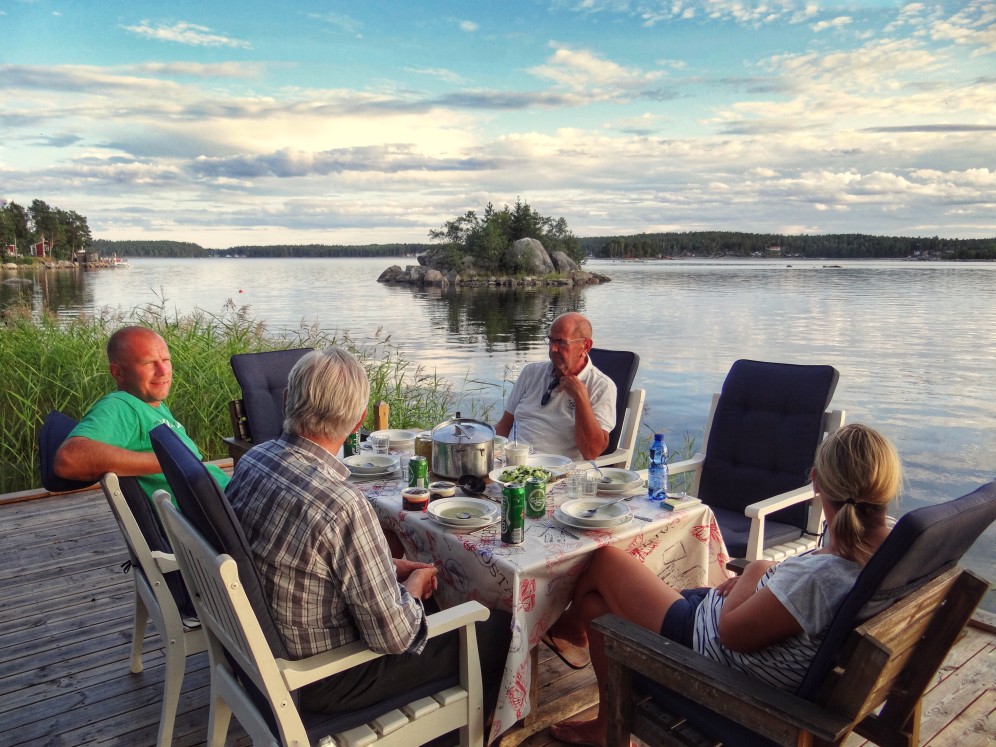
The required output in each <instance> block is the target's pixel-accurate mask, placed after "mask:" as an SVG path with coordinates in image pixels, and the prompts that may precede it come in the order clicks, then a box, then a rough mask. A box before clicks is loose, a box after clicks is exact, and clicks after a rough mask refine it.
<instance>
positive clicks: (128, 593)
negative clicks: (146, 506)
mask: <svg viewBox="0 0 996 747" xmlns="http://www.w3.org/2000/svg"><path fill="white" fill-rule="evenodd" d="M127 558H128V555H127V551H126V549H125V545H124V541H123V539H122V538H121V537H120V534H119V532H118V528H117V525H116V523H115V522H114V519H113V516H112V515H111V512H110V509H109V508H108V506H107V503H106V501H105V500H104V498H103V495H102V494H101V493H100V491H99V490H88V491H82V492H79V493H71V494H65V495H58V496H50V497H45V498H38V499H35V500H27V501H21V502H9V501H4V500H3V496H0V747H20V746H21V745H25V746H27V745H37V744H46V745H55V746H57V747H58V746H61V745H66V746H67V747H69V746H70V745H73V746H74V747H75V746H76V745H84V744H85V745H109V746H113V747H123V746H125V745H127V747H152V746H153V745H155V743H156V736H157V732H158V728H159V713H160V708H161V697H162V687H163V674H164V671H163V670H164V657H163V652H162V648H161V643H160V640H159V636H158V634H157V633H156V632H155V628H154V626H152V625H151V624H150V625H149V626H148V627H147V629H146V635H145V637H144V639H143V656H142V659H143V664H144V667H145V669H144V671H143V672H141V673H139V674H132V673H131V672H130V670H129V660H130V651H131V628H132V619H133V618H132V616H133V614H134V587H133V581H132V577H131V576H130V575H127V574H125V573H123V572H122V569H121V565H122V564H123V563H124V562H125V561H126V560H127ZM994 660H996V635H994V634H993V632H992V631H991V630H990V631H983V630H975V629H969V631H968V632H967V634H966V635H965V636H964V637H963V638H962V640H960V641H959V643H958V644H957V646H956V647H955V649H954V650H953V651H952V652H951V655H950V656H949V657H948V659H947V660H946V661H945V665H944V667H943V668H942V670H941V672H940V673H939V676H938V678H937V681H936V682H935V683H934V685H933V687H932V688H931V690H930V691H929V692H928V695H927V698H926V700H925V704H924V718H923V726H922V729H923V735H924V740H923V741H924V744H929V745H932V746H933V747H941V745H947V744H966V745H973V744H978V745H990V746H991V745H992V744H993V742H994V737H993V722H994V721H993V720H994V712H996V692H994V685H993V675H992V672H993V671H994V666H993V665H994ZM540 672H541V682H542V683H543V684H542V685H541V687H540V690H539V697H540V703H541V705H543V704H547V703H550V702H562V701H564V700H565V699H566V698H568V697H570V696H572V694H573V693H575V692H577V691H578V690H579V689H584V688H585V687H588V686H590V685H591V684H592V683H593V681H594V680H593V677H592V674H591V670H590V669H586V670H582V671H579V672H576V671H573V670H571V669H569V668H568V667H566V666H565V665H564V664H563V663H562V662H560V660H559V659H557V658H556V657H554V656H553V655H552V654H551V653H550V652H548V651H546V650H545V647H544V650H543V651H541V652H540ZM208 682H209V673H208V664H207V655H206V654H198V655H196V656H192V657H190V658H189V659H188V661H187V676H186V678H185V679H184V687H183V692H182V694H181V698H180V707H179V712H178V714H177V719H176V726H175V737H174V745H176V746H177V747H201V746H202V745H203V744H204V739H205V729H206V722H207V701H208ZM583 715H585V716H593V715H594V714H593V712H592V711H590V710H589V711H587V712H585V713H584V714H583ZM928 740H929V741H928ZM248 744H249V741H248V738H247V737H246V735H245V733H244V732H243V731H242V730H241V728H240V727H239V726H238V724H237V723H235V722H233V727H232V729H231V732H230V734H229V739H228V745H229V747H247V746H248ZM522 744H523V745H524V746H525V747H559V745H560V743H559V742H557V741H556V740H554V739H553V738H552V737H550V735H549V732H548V731H547V730H543V731H541V732H539V733H537V734H534V735H532V736H530V737H528V738H527V739H526V740H525V741H523V742H522ZM847 744H848V745H849V746H850V745H852V741H848V743H847ZM853 744H854V745H861V744H863V740H859V739H858V740H856V741H854V742H853Z"/></svg>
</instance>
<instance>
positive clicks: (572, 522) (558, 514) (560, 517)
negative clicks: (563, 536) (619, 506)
mask: <svg viewBox="0 0 996 747" xmlns="http://www.w3.org/2000/svg"><path fill="white" fill-rule="evenodd" d="M553 518H554V519H556V520H557V521H559V522H560V523H561V524H563V525H564V526H567V527H571V528H572V529H586V530H587V529H618V528H619V527H622V526H626V525H627V524H629V523H630V522H631V521H633V516H632V514H628V515H626V516H624V517H623V520H622V521H618V522H616V523H615V524H604V525H595V526H593V525H591V524H582V523H581V522H579V521H578V520H577V519H573V518H571V517H570V516H568V515H567V514H565V513H564V512H563V511H561V510H560V509H559V508H558V509H556V510H555V511H554V512H553Z"/></svg>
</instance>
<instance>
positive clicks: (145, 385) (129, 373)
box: [107, 327, 173, 407]
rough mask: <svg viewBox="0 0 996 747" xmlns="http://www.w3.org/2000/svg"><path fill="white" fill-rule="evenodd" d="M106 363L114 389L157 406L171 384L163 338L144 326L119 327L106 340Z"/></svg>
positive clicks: (169, 362) (171, 376) (167, 353)
mask: <svg viewBox="0 0 996 747" xmlns="http://www.w3.org/2000/svg"><path fill="white" fill-rule="evenodd" d="M107 363H108V367H109V368H110V371H111V376H113V377H114V381H115V382H117V385H118V389H119V390H120V391H122V392H127V393H128V394H131V395H132V396H134V397H137V398H138V399H140V400H142V401H143V402H147V403H148V404H150V405H152V406H153V407H158V406H159V403H160V402H162V400H164V399H166V396H167V395H168V394H169V390H170V387H171V386H172V384H173V364H172V363H171V361H170V355H169V347H167V345H166V341H165V340H164V339H163V338H162V337H160V336H159V335H158V334H156V333H155V332H153V331H152V330H151V329H148V328H147V327H122V328H121V329H119V330H118V331H117V332H115V333H114V334H113V335H111V337H110V339H109V340H108V341H107Z"/></svg>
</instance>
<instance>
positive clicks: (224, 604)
mask: <svg viewBox="0 0 996 747" xmlns="http://www.w3.org/2000/svg"><path fill="white" fill-rule="evenodd" d="M208 477H209V478H210V475H208ZM157 496H161V498H160V499H159V504H158V505H159V507H160V511H161V512H162V515H163V521H164V522H165V524H166V526H167V527H168V529H169V533H170V536H171V537H173V539H174V541H175V544H176V559H177V564H178V565H179V566H180V570H181V572H182V573H183V574H184V577H185V578H186V579H187V580H188V583H190V587H191V589H192V590H193V592H194V595H195V598H196V599H197V613H198V617H199V619H200V621H201V625H202V626H203V628H204V630H205V632H206V633H207V636H208V645H209V647H210V650H211V658H212V667H213V668H215V669H217V667H218V665H219V663H220V661H221V660H222V659H224V660H227V661H228V662H229V663H230V664H232V665H233V666H234V668H235V670H236V671H237V672H238V673H239V679H240V680H241V682H242V684H243V685H244V686H248V687H247V691H248V692H249V694H250V698H251V700H252V702H253V704H254V710H253V709H250V710H248V711H247V710H246V704H244V703H242V704H241V705H242V707H241V708H240V710H239V712H238V714H237V715H238V717H239V719H240V721H242V720H243V719H245V720H244V721H243V726H244V727H245V728H246V730H247V731H249V732H250V734H251V735H252V737H253V743H254V744H256V743H259V742H263V743H273V742H274V741H275V739H274V738H280V736H281V733H282V731H283V729H284V728H285V727H287V726H288V725H289V726H290V728H291V729H292V730H293V732H294V734H295V735H296V736H298V737H303V738H304V739H306V738H307V737H306V735H305V734H304V724H303V723H302V722H301V717H300V713H299V712H298V710H297V708H296V707H294V697H293V695H292V693H291V692H290V691H289V690H288V688H287V687H286V685H285V684H284V681H283V677H282V676H281V674H280V671H279V669H278V667H277V664H276V661H275V658H274V657H275V652H274V650H273V649H272V648H270V647H269V645H268V641H267V636H266V634H265V631H264V630H263V629H262V627H261V626H260V621H261V616H260V613H261V612H262V611H263V610H264V609H265V608H266V607H267V606H266V605H262V607H261V606H260V605H258V604H255V603H254V602H253V601H252V599H251V598H250V597H249V596H247V594H246V591H247V587H246V583H245V578H244V575H243V574H242V573H240V571H241V570H242V568H240V567H239V565H238V564H237V562H236V561H235V560H234V559H233V558H232V557H231V556H230V555H228V554H227V553H220V552H218V550H217V548H216V547H215V546H214V543H213V542H211V541H210V540H208V539H207V538H206V537H205V536H204V535H203V534H202V533H201V532H200V531H199V530H198V528H197V526H196V522H194V521H191V520H190V517H189V516H187V515H186V514H185V513H184V514H181V513H180V512H179V511H178V510H177V508H176V507H175V506H174V505H173V503H172V502H171V501H170V500H169V498H168V496H167V495H166V494H165V491H160V492H158V493H157ZM181 510H182V509H181ZM218 676H220V675H219V674H218V673H217V672H213V673H212V675H211V678H212V690H214V688H215V687H217V686H218V684H217V683H216V682H215V679H216V677H218ZM271 703H279V704H282V707H281V708H280V714H279V717H278V716H275V715H274V713H273V711H272V709H271V706H270V704H271ZM229 705H235V704H234V703H231V702H230V703H229ZM215 707H216V706H215V705H212V711H213V710H214V708H215ZM213 718H214V714H213V713H212V719H213ZM267 732H269V734H267ZM280 741H281V743H283V742H285V740H283V739H281V740H280ZM294 743H295V744H298V743H301V742H298V741H297V740H294ZM304 743H307V742H304Z"/></svg>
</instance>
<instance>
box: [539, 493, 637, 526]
mask: <svg viewBox="0 0 996 747" xmlns="http://www.w3.org/2000/svg"><path fill="white" fill-rule="evenodd" d="M606 503H607V501H599V500H592V499H588V498H579V499H577V500H573V501H567V502H566V503H564V504H563V505H561V506H560V507H559V508H557V510H556V511H554V512H553V518H555V519H556V520H557V521H559V522H560V523H561V524H565V525H567V526H569V527H574V528H575V529H613V528H615V527H620V526H622V525H623V524H628V523H629V522H631V521H632V520H633V514H632V513H631V512H630V510H629V506H627V505H626V504H625V503H616V504H613V505H611V506H606V505H605V504H606ZM596 506H605V508H603V509H601V510H600V511H598V512H596V513H595V515H594V516H585V515H584V514H585V512H586V511H587V510H588V509H590V508H595V507H596Z"/></svg>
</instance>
